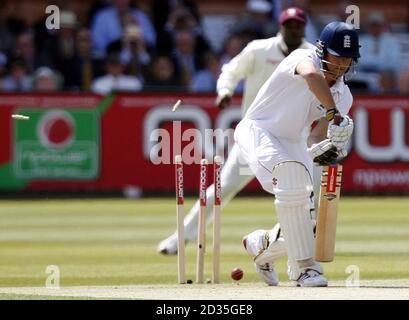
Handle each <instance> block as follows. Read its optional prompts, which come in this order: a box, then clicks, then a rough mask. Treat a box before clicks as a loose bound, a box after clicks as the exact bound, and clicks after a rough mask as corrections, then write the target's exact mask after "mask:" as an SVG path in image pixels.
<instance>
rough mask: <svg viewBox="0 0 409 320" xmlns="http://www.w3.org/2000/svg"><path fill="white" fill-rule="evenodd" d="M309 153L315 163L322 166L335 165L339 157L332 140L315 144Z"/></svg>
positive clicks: (309, 149)
mask: <svg viewBox="0 0 409 320" xmlns="http://www.w3.org/2000/svg"><path fill="white" fill-rule="evenodd" d="M308 153H309V154H310V157H311V158H312V159H313V161H314V162H315V163H316V164H318V165H320V166H324V165H328V164H332V163H335V162H336V161H337V159H338V156H339V155H338V150H337V147H335V146H334V145H333V144H332V142H331V140H330V139H325V140H323V141H321V142H319V143H316V144H313V145H312V146H311V147H310V148H308Z"/></svg>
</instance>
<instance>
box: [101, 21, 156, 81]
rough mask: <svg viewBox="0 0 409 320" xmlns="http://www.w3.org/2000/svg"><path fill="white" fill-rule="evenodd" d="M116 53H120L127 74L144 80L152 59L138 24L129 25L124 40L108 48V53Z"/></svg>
mask: <svg viewBox="0 0 409 320" xmlns="http://www.w3.org/2000/svg"><path fill="white" fill-rule="evenodd" d="M115 52H117V53H120V58H121V62H122V63H123V64H124V65H125V66H126V67H125V71H126V73H127V74H129V75H133V76H137V77H138V78H140V79H141V80H142V79H143V74H144V73H145V69H146V67H147V65H148V64H149V62H150V59H151V58H150V55H149V53H148V51H147V49H146V45H145V41H144V39H143V35H142V31H141V29H140V28H139V27H138V26H137V25H136V24H128V25H127V26H126V28H125V32H124V36H123V37H122V39H121V40H118V41H115V42H113V43H111V44H110V45H109V46H108V53H115Z"/></svg>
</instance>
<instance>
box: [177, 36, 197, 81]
mask: <svg viewBox="0 0 409 320" xmlns="http://www.w3.org/2000/svg"><path fill="white" fill-rule="evenodd" d="M195 44H196V39H195V37H194V35H193V34H192V32H191V31H189V30H180V31H178V32H177V33H176V35H175V49H174V50H173V52H172V57H173V59H174V62H175V66H176V73H177V74H178V75H179V76H180V77H181V80H182V84H183V85H185V86H187V87H189V86H190V82H191V80H192V77H193V76H194V74H195V73H196V72H197V71H198V70H200V69H202V68H203V62H202V57H201V56H198V55H196V54H195Z"/></svg>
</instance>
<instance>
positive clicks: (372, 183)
mask: <svg viewBox="0 0 409 320" xmlns="http://www.w3.org/2000/svg"><path fill="white" fill-rule="evenodd" d="M178 99H181V100H182V101H183V103H182V105H181V106H180V108H179V110H178V111H177V112H172V106H173V104H174V103H175V102H176V101H177V100H178ZM240 101H241V99H240V97H235V98H234V99H233V107H232V108H228V109H225V110H223V111H219V110H218V109H217V108H215V107H214V96H212V95H191V94H183V95H169V94H137V95H135V94H132V95H131V94H118V95H114V96H107V97H102V96H98V95H92V94H47V95H44V94H41V95H40V94H23V95H21V94H19V95H17V94H2V95H0V145H1V152H0V190H7V191H11V190H15V191H24V190H28V191H42V190H58V191H63V190H66V191H81V190H84V191H87V190H92V191H118V190H123V189H124V188H125V187H127V186H133V187H138V188H140V189H142V190H143V191H144V192H155V191H160V192H174V190H173V188H174V167H173V157H174V155H175V154H178V153H185V154H188V155H190V157H191V158H195V157H196V158H200V157H201V156H202V155H203V154H205V155H206V156H209V157H210V155H211V154H212V152H213V151H214V150H211V149H212V148H213V143H212V140H209V139H206V134H205V131H206V129H210V128H221V129H228V128H232V127H234V125H235V124H236V123H237V122H238V121H239V120H240V117H241V112H240V108H239V105H240ZM81 110H88V113H86V114H83V113H81ZM18 112H20V113H22V112H25V113H28V114H30V115H32V118H31V119H30V120H28V122H24V121H18V122H17V120H13V119H12V118H11V114H13V113H18ZM351 114H352V118H353V119H354V121H355V131H354V135H353V139H352V143H351V145H350V151H349V155H348V157H347V158H346V159H345V160H344V161H343V165H344V177H343V192H361V193H362V192H394V193H407V192H409V129H408V127H409V121H408V120H409V97H367V96H360V97H355V101H354V106H353V108H352V110H351ZM36 117H37V118H36ZM44 119H47V121H48V122H47V121H45V120H44ZM50 119H51V120H50ZM30 121H32V122H31V123H30ZM33 121H36V122H33ZM29 123H30V125H29ZM94 127H95V130H97V137H95V135H92V132H89V131H92V130H94V129H92V128H94ZM90 128H91V129H90ZM159 128H162V129H165V130H164V131H163V132H168V133H169V135H168V137H167V136H163V135H160V132H159V131H158V129H159ZM192 128H197V129H200V132H201V133H202V134H203V136H201V137H197V136H195V135H194V134H192V133H191V132H192V131H189V129H192ZM231 131H232V130H231ZM161 132H162V131H161ZM196 132H197V131H196ZM230 136H231V134H230ZM44 137H46V138H44ZM175 137H177V138H175ZM174 138H175V139H174ZM230 138H231V137H230ZM226 139H227V140H228V137H226ZM177 140H178V141H177ZM180 140H183V141H182V142H181V143H178V142H180ZM50 141H51V142H53V143H51V142H50ZM54 142H58V143H54ZM163 144H167V145H169V149H168V150H158V146H159V145H163ZM33 145H34V146H35V147H33ZM21 146H23V147H21ZM85 146H86V147H87V148H86V147H85ZM68 147H69V148H71V149H69V151H67V149H66V148H68ZM47 148H48V149H47ZM64 150H65V151H64ZM63 151H64V152H63ZM201 151H203V153H201ZM95 152H96V153H97V156H96V155H95ZM24 161H25V162H24ZM199 162H200V161H198V162H197V163H199ZM195 163H196V161H195ZM90 164H92V166H95V168H94V169H95V170H91V169H92V168H91V167H90ZM50 167H52V168H53V170H50ZM30 170H31V171H30ZM80 173H81V174H80ZM70 174H71V175H70ZM198 176H199V165H198V164H189V163H186V164H185V188H186V190H187V191H193V190H197V188H198V181H199V180H198ZM246 190H261V189H260V187H259V186H258V183H256V182H255V181H253V182H252V183H251V184H250V186H249V187H247V189H246Z"/></svg>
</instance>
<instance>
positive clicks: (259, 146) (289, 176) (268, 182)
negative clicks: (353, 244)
mask: <svg viewBox="0 0 409 320" xmlns="http://www.w3.org/2000/svg"><path fill="white" fill-rule="evenodd" d="M234 138H235V141H236V143H237V145H238V146H239V148H240V152H241V156H242V157H243V158H244V159H245V160H246V161H247V163H248V165H249V167H250V169H251V170H252V171H253V173H254V174H255V176H256V178H257V179H258V181H259V182H260V184H261V185H262V187H263V188H264V190H266V191H267V192H269V193H271V194H275V205H276V212H277V217H278V220H279V222H280V225H281V230H282V232H283V237H284V239H285V247H286V250H287V254H288V258H289V276H290V279H291V280H297V279H298V277H299V275H300V273H301V271H302V269H306V268H312V269H315V270H317V271H319V272H322V268H321V266H320V265H319V264H318V263H316V262H315V259H314V233H313V226H312V223H311V216H310V210H309V209H310V206H309V203H310V202H309V196H310V193H311V191H312V188H313V187H312V177H311V176H312V172H313V162H312V159H311V158H310V156H309V154H308V152H307V144H306V141H305V139H301V140H300V141H290V140H287V139H282V138H280V139H279V138H277V137H275V136H273V135H272V134H271V133H270V132H269V131H267V130H266V129H263V128H261V127H259V126H257V125H256V123H255V121H253V120H249V119H243V120H242V121H241V122H240V123H239V124H238V126H237V127H236V130H235V135H234Z"/></svg>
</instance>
